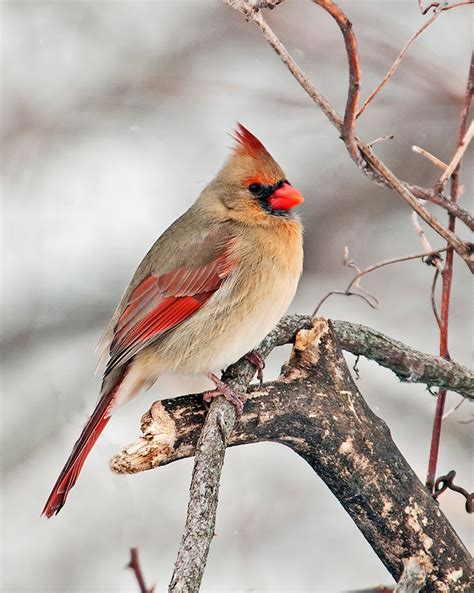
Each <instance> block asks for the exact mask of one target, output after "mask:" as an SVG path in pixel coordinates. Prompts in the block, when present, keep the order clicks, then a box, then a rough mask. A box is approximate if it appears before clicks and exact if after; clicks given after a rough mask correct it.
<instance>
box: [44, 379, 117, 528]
mask: <svg viewBox="0 0 474 593" xmlns="http://www.w3.org/2000/svg"><path fill="white" fill-rule="evenodd" d="M124 377H125V372H124V371H122V372H121V374H120V377H119V379H118V381H117V382H116V384H115V385H114V387H113V388H112V389H111V390H109V391H108V392H106V393H104V394H103V395H102V397H101V398H100V400H99V403H98V404H97V406H96V408H95V410H94V412H93V413H92V416H91V417H90V418H89V420H88V421H87V424H86V425H85V427H84V429H83V431H82V433H81V436H80V437H79V438H78V440H77V442H76V444H75V445H74V448H73V450H72V453H71V455H70V456H69V459H68V460H67V461H66V465H65V466H64V468H63V469H62V471H61V473H60V474H59V478H58V479H57V480H56V484H55V485H54V488H53V490H52V492H51V494H50V495H49V498H48V500H47V502H46V504H45V507H44V509H43V512H42V513H41V514H42V515H44V516H46V517H48V519H49V518H50V517H52V516H53V515H57V514H58V513H59V511H60V510H61V509H62V507H63V506H64V503H65V502H66V498H67V496H68V494H69V491H70V490H71V488H72V487H73V486H74V484H75V483H76V480H77V478H78V476H79V473H80V471H81V469H82V466H83V465H84V462H85V460H86V458H87V456H88V455H89V453H90V451H91V449H92V447H93V446H94V445H95V443H96V441H97V439H98V438H99V436H100V434H101V432H102V431H103V430H104V428H105V427H106V426H107V423H108V422H109V420H110V414H109V413H108V410H109V408H110V404H111V403H112V401H113V399H114V398H115V395H116V393H117V391H118V388H119V387H120V384H121V383H122V381H123V379H124Z"/></svg>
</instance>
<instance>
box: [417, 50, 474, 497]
mask: <svg viewBox="0 0 474 593" xmlns="http://www.w3.org/2000/svg"><path fill="white" fill-rule="evenodd" d="M473 84H474V55H473V56H471V64H470V67H469V76H468V81H467V88H466V94H465V97H464V103H463V108H462V111H461V118H460V125H459V133H458V138H457V142H456V149H458V148H459V147H460V146H461V144H462V141H463V139H464V136H465V134H466V128H467V121H468V118H469V113H470V109H471V102H472V94H473ZM461 163H462V161H459V163H458V165H457V166H456V168H455V170H454V172H453V174H452V176H451V200H452V201H453V202H455V203H456V202H457V201H458V199H459V196H460V193H461ZM455 227H456V217H455V216H451V215H450V216H449V226H448V228H449V230H450V231H452V232H454V230H455ZM453 260H454V252H453V249H452V248H451V247H450V246H449V245H448V251H447V253H446V263H445V266H444V271H443V286H442V293H441V315H440V344H439V354H440V356H442V357H443V358H447V359H449V351H448V327H449V303H450V298H451V285H452V280H453ZM446 393H447V392H446V389H443V388H442V389H440V390H439V392H438V399H437V402H436V412H435V417H434V422H433V431H432V435H431V446H430V456H429V462H428V473H427V476H426V487H427V488H428V490H429V491H430V492H433V491H434V485H435V476H436V468H437V465H438V453H439V443H440V438H441V425H442V423H443V414H444V406H445V403H446Z"/></svg>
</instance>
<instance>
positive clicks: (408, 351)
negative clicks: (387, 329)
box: [332, 321, 474, 401]
mask: <svg viewBox="0 0 474 593" xmlns="http://www.w3.org/2000/svg"><path fill="white" fill-rule="evenodd" d="M332 323H333V327H334V331H335V333H336V336H337V339H338V341H339V344H340V346H341V348H342V349H343V350H347V352H351V353H352V354H355V355H356V356H364V357H365V358H369V359H370V360H374V361H375V362H377V363H378V364H379V365H381V366H383V367H385V368H387V369H390V370H391V371H393V372H394V373H395V375H397V377H398V378H399V379H400V381H406V382H407V383H425V384H426V385H428V386H429V387H434V386H438V387H445V388H446V389H448V390H450V391H456V392H457V393H459V394H460V395H462V396H463V397H467V398H469V399H471V400H473V401H474V372H473V371H471V370H470V369H468V368H466V367H464V366H463V365H461V364H458V363H456V362H453V361H448V360H446V359H444V358H442V357H440V356H432V355H431V354H424V353H423V352H420V351H419V350H415V349H413V348H411V347H410V346H407V345H406V344H403V342H399V341H398V340H394V339H393V338H389V337H388V336H386V335H384V334H382V333H380V332H378V331H377V330H375V329H372V328H370V327H367V326H365V325H360V324H358V323H350V322H349V321H333V322H332Z"/></svg>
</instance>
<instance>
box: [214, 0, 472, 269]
mask: <svg viewBox="0 0 474 593" xmlns="http://www.w3.org/2000/svg"><path fill="white" fill-rule="evenodd" d="M312 1H313V2H314V3H315V4H319V5H320V6H321V7H322V8H324V9H325V10H326V11H327V12H328V13H329V14H330V15H331V16H332V17H333V18H334V19H335V20H336V22H337V24H338V26H339V28H340V29H341V32H342V34H343V37H344V42H345V47H346V52H347V56H348V66H349V90H348V95H347V103H346V110H345V115H344V118H342V117H341V116H340V115H339V114H338V113H337V112H336V111H335V109H334V108H333V107H332V105H331V104H330V103H329V101H328V100H327V99H326V98H325V97H324V96H323V95H322V94H321V93H320V92H319V91H318V90H317V89H316V88H315V86H314V85H313V83H312V82H311V81H310V79H309V78H308V76H307V75H306V74H305V73H304V72H303V71H302V70H301V68H300V67H299V66H298V65H297V64H296V62H295V60H294V59H293V58H292V57H291V55H290V54H289V52H288V50H287V49H286V48H285V46H284V45H283V44H282V43H281V41H280V40H279V39H278V37H277V36H276V35H275V33H274V32H273V30H272V29H271V28H270V26H269V25H268V23H267V22H266V20H265V19H264V18H263V15H262V13H261V11H260V9H259V8H258V3H254V2H252V1H251V0H224V2H226V3H227V4H229V5H230V6H232V7H233V8H235V9H236V10H238V11H239V12H241V13H242V14H243V16H244V17H245V18H246V19H247V20H248V21H250V22H252V23H254V24H255V26H256V27H257V28H258V29H259V30H260V31H261V32H262V34H263V35H264V37H265V38H266V40H267V41H268V42H269V43H270V45H271V46H272V47H273V49H274V50H275V51H276V53H277V54H278V56H279V57H280V59H281V60H282V62H283V63H284V64H285V65H286V66H287V67H288V69H289V70H290V72H291V73H292V75H293V76H294V77H295V78H296V80H297V81H298V83H299V84H300V85H301V86H302V87H303V89H304V90H305V91H306V92H307V94H308V95H309V96H310V97H311V99H312V100H313V101H314V102H315V103H316V104H317V105H318V106H319V107H320V108H321V110H322V111H323V113H324V114H325V115H326V117H327V118H328V119H329V121H330V122H331V123H332V124H333V125H334V126H335V127H336V129H337V130H338V131H339V133H340V134H341V137H342V138H343V140H344V142H345V145H346V148H347V150H348V152H349V154H350V155H351V157H352V159H353V160H354V162H355V163H356V164H357V166H358V167H359V169H360V170H361V171H362V172H363V173H364V174H365V175H367V176H368V177H369V178H371V179H372V180H373V181H375V182H376V183H378V184H381V185H385V186H386V187H389V188H391V189H394V190H395V191H396V192H397V193H398V194H399V195H400V196H401V197H402V198H403V199H404V200H405V201H406V202H407V204H408V205H409V206H410V207H411V208H412V209H413V210H415V212H417V213H418V214H419V215H420V217H421V218H422V219H423V220H424V221H425V222H426V223H427V224H429V225H430V226H431V228H433V229H434V230H435V231H436V232H437V233H438V234H439V235H440V236H441V237H443V239H445V240H446V241H447V242H448V243H449V245H450V246H452V247H453V249H454V250H455V251H456V253H457V254H458V255H459V256H460V257H462V259H463V260H464V261H465V263H466V264H467V266H468V267H469V269H470V270H471V272H474V256H473V253H472V249H471V246H470V245H469V244H467V243H465V242H464V241H462V240H461V239H460V238H459V237H458V236H457V235H456V234H455V233H454V232H453V231H451V230H450V229H448V228H446V227H445V226H444V225H443V224H442V223H441V222H440V221H439V220H438V219H437V218H436V217H435V216H433V215H432V214H431V213H430V212H429V211H428V210H427V209H426V208H425V207H424V206H423V205H422V204H421V203H420V201H419V199H418V198H417V197H416V196H415V195H414V194H413V192H412V190H411V186H410V184H407V183H406V182H403V181H401V180H400V179H398V178H397V176H396V175H395V174H394V173H393V172H392V171H391V170H390V169H389V168H388V167H387V166H386V165H385V164H384V163H383V162H382V161H381V160H380V159H379V158H377V157H376V156H375V154H374V152H373V151H372V149H371V148H370V147H369V146H368V145H367V144H366V143H364V142H363V141H362V140H361V139H360V138H358V137H357V136H356V135H355V131H354V123H355V114H356V110H357V102H358V97H359V88H360V61H359V54H358V49H357V44H356V40H355V36H354V34H353V31H352V25H351V23H350V21H349V20H348V18H347V16H346V15H345V14H344V12H343V11H342V10H341V9H340V8H339V7H338V6H337V5H336V4H335V3H334V2H332V0H312ZM428 191H429V190H428ZM422 193H423V192H422V191H420V189H418V194H422Z"/></svg>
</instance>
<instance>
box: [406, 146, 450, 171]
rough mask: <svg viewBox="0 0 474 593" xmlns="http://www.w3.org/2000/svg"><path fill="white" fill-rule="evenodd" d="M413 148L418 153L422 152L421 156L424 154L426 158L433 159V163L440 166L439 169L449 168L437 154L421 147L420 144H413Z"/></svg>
mask: <svg viewBox="0 0 474 593" xmlns="http://www.w3.org/2000/svg"><path fill="white" fill-rule="evenodd" d="M411 149H412V150H413V152H416V153H417V154H421V156H424V157H425V159H428V160H429V161H431V162H432V163H433V165H435V166H436V167H438V169H441V170H442V171H444V170H445V169H447V168H448V165H447V164H446V163H443V161H442V160H440V159H439V158H438V157H437V156H435V155H434V154H431V152H428V151H427V150H425V149H424V148H420V147H419V146H416V145H413V146H412V147H411Z"/></svg>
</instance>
